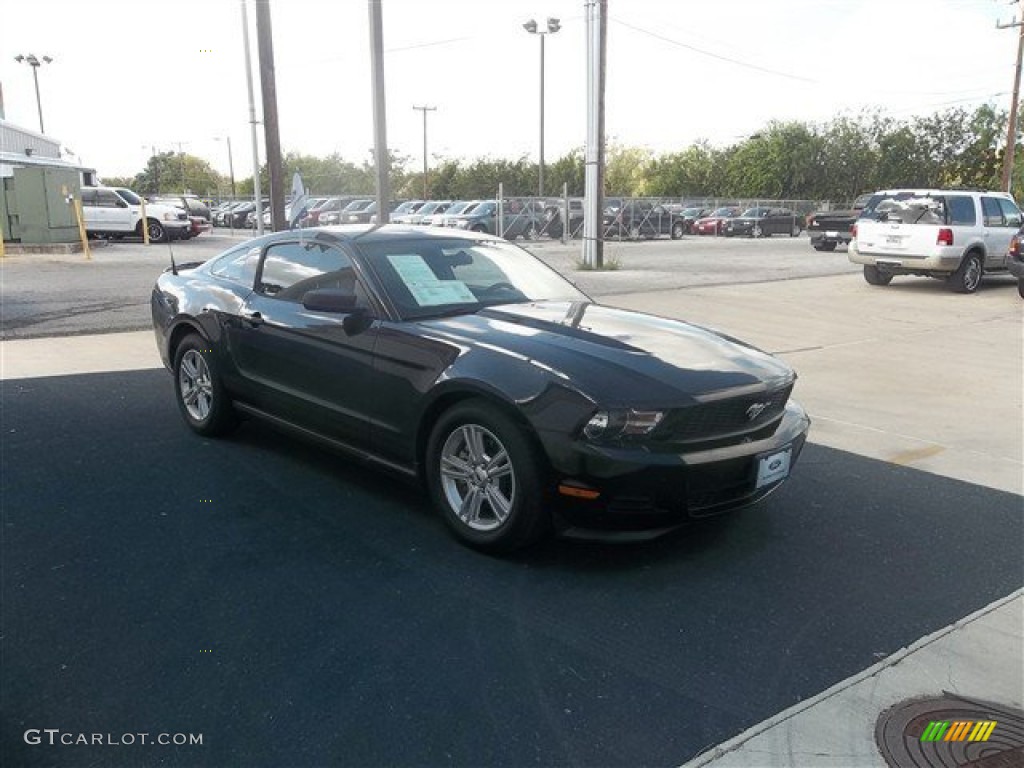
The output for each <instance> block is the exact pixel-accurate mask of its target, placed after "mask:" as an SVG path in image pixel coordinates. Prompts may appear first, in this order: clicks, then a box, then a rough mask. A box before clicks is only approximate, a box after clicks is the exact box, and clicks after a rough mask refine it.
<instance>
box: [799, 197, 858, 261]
mask: <svg viewBox="0 0 1024 768" xmlns="http://www.w3.org/2000/svg"><path fill="white" fill-rule="evenodd" d="M870 199H871V195H870V194H867V195H861V196H860V197H858V198H857V199H856V200H854V201H853V205H851V206H850V208H848V209H840V210H837V211H815V212H814V213H812V214H811V215H810V216H808V217H807V234H808V235H810V238H811V247H812V248H814V250H816V251H834V250H835V249H836V246H838V245H849V244H850V241H851V240H852V239H853V225H854V222H856V221H857V217H859V216H860V213H861V211H863V210H864V206H865V205H867V204H868V201H869V200H870Z"/></svg>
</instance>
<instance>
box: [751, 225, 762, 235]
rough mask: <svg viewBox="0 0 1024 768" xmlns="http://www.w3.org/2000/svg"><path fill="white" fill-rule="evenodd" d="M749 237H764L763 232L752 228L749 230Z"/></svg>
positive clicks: (757, 228)
mask: <svg viewBox="0 0 1024 768" xmlns="http://www.w3.org/2000/svg"><path fill="white" fill-rule="evenodd" d="M750 236H751V237H764V230H763V229H761V227H754V228H753V229H752V230H750Z"/></svg>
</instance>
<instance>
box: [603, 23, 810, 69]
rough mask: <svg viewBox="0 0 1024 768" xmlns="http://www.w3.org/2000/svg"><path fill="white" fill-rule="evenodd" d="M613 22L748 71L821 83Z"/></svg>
mask: <svg viewBox="0 0 1024 768" xmlns="http://www.w3.org/2000/svg"><path fill="white" fill-rule="evenodd" d="M612 21H614V22H615V23H616V24H618V25H619V26H622V27H626V28H627V29H632V30H633V31H634V32H640V33H641V34H644V35H647V36H648V37H653V38H655V39H656V40H661V41H662V42H664V43H668V44H669V45H674V46H676V47H678V48H685V49H686V50H688V51H693V52H694V53H698V54H700V55H701V56H707V57H709V58H712V59H718V60H719V61H726V62H728V63H730V64H735V65H736V66H739V67H746V68H747V69H754V70H757V71H758V72H764V73H766V74H769V75H776V76H777V77H785V78H787V79H789V80H798V81H800V82H803V83H811V84H812V85H819V84H820V82H821V81H820V80H815V79H814V78H810V77H803V76H801V75H794V74H791V73H789V72H783V71H781V70H778V69H772V68H771V67H762V66H761V65H760V64H752V63H750V62H749V61H742V60H740V59H734V58H732V57H730V56H723V55H721V54H719V53H714V52H712V51H706V50H704V49H703V48H698V47H696V46H694V45H689V44H687V43H683V42H680V41H679V40H674V39H672V38H671V37H666V36H665V35H660V34H658V33H657V32H652V31H651V30H649V29H643V28H642V27H638V26H635V25H634V24H630V23H628V22H625V21H622V20H621V19H612Z"/></svg>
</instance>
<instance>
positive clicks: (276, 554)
mask: <svg viewBox="0 0 1024 768" xmlns="http://www.w3.org/2000/svg"><path fill="white" fill-rule="evenodd" d="M0 407H2V427H0V428H2V438H3V439H2V474H3V495H2V512H3V528H2V533H3V540H2V558H3V564H2V598H3V616H2V619H3V628H2V631H3V639H2V647H3V660H2V661H3V663H2V683H0V686H2V710H3V715H2V717H3V720H2V726H0V763H2V764H3V765H5V766H8V765H10V766H43V765H55V766H64V765H90V766H108V765H110V766H149V765H154V766H155V765H161V766H226V765H239V766H241V765H245V766H306V765H310V766H311V765H328V764H330V765H353V766H364V765H365V766H378V765H379V766H384V765H387V766H433V765H439V766H440V765H455V766H471V765H472V766H484V765H486V766H524V765H552V766H553V765H558V766H563V765H581V766H583V765H586V766H640V765H652V766H655V765H656V766H673V765H678V764H679V763H681V762H684V761H685V760H687V759H689V758H691V757H693V756H694V755H695V754H696V753H698V752H700V751H701V750H703V749H705V748H707V747H709V746H711V745H714V744H717V743H719V742H721V741H723V740H725V739H727V738H729V737H731V736H734V735H735V734H737V733H739V732H740V731H742V730H743V729H745V728H747V727H749V726H751V725H753V724H755V723H757V722H760V721H761V720H763V719H765V718H767V717H769V716H771V715H773V714H775V713H777V712H778V711H780V710H782V709H784V708H786V707H789V706H791V705H793V704H795V703H797V702H799V701H801V700H802V699H806V698H808V697H810V696H813V695H814V694H816V693H818V692H820V691H822V690H823V689H825V688H827V687H829V686H830V685H832V684H834V683H836V682H838V681H840V680H842V679H844V678H846V677H848V676H849V675H852V674H854V673H856V672H859V671H860V670H862V669H864V668H865V667H868V666H870V665H871V664H873V663H874V662H876V661H878V660H879V659H880V658H882V657H884V656H885V655H886V654H890V653H892V652H894V651H896V650H898V649H899V648H901V647H904V646H906V645H908V644H909V643H912V642H914V641H915V640H917V639H918V638H920V637H921V636H923V635H926V634H928V633H930V632H932V631H934V630H936V629H939V628H941V627H943V626H946V625H948V624H950V623H952V622H953V621H956V620H957V619H960V618H962V617H963V616H965V615H967V614H968V613H970V612H972V611H974V610H977V609H978V608H981V607H982V606H984V605H987V604H988V603H990V602H991V601H993V600H996V599H998V598H1000V597H1003V596H1005V595H1007V594H1008V593H1010V592H1011V591H1013V590H1015V589H1017V588H1019V587H1020V586H1021V584H1022V582H1024V566H1022V563H1024V552H1022V549H1024V545H1022V541H1024V537H1022V527H1021V526H1022V523H1021V507H1022V504H1021V498H1020V497H1019V496H1016V495H1013V494H1008V493H1000V492H997V491H993V490H990V489H987V488H982V487H979V486H975V485H970V484H967V483H963V482H957V481H953V480H948V479H944V478H942V477H938V476H935V475H930V474H926V473H923V472H919V471H915V470H912V469H907V468H903V467H898V466H893V465H890V464H886V463H883V462H879V461H873V460H869V459H865V458H861V457H859V456H856V455H853V454H849V453H844V452H841V451H836V450H830V449H827V448H823V447H820V446H816V445H813V444H812V445H809V446H808V447H807V448H806V450H805V451H804V454H803V456H802V457H801V460H800V462H799V465H798V466H797V467H796V471H795V473H794V475H793V477H792V479H791V480H790V482H789V483H787V484H786V485H785V486H784V487H783V488H782V489H781V490H780V491H779V492H778V493H776V494H775V495H773V496H771V497H770V498H769V499H767V500H766V501H764V502H762V503H761V504H760V505H758V506H756V507H754V508H752V509H749V510H746V511H743V512H740V513H737V514H734V515H730V516H728V517H727V518H724V519H721V520H719V521H716V522H714V523H712V524H709V525H706V526H702V527H700V528H698V529H696V530H692V531H688V532H686V533H681V534H674V535H672V536H669V537H665V538H662V539H659V540H657V541H654V542H648V543H645V544H633V545H610V544H597V543H581V542H569V541H558V540H555V541H550V542H547V543H544V544H542V545H541V546H539V547H537V548H535V549H533V550H530V551H529V552H527V553H525V554H521V555H518V556H516V557H514V558H510V559H496V558H491V557H487V556H484V555H480V554H477V553H475V552H473V551H471V550H468V549H466V548H464V547H462V546H460V545H459V544H458V543H456V542H455V541H454V540H453V539H452V538H451V537H450V536H449V535H448V533H447V531H446V529H445V528H444V526H443V524H442V523H441V521H440V519H439V518H438V517H436V516H435V515H434V514H433V513H432V512H431V510H430V508H429V506H428V504H427V503H426V501H425V500H424V499H423V494H422V492H421V491H420V490H419V489H418V488H416V487H415V486H406V485H403V484H402V483H399V482H396V481H395V479H394V478H393V477H390V476H388V475H385V474H381V473H378V472H376V471H374V470H369V469H367V468H365V467H361V466H358V465H355V464H352V463H351V462H349V461H347V460H345V459H343V458H341V457H339V456H337V455H335V454H332V453H329V452H325V451H323V450H321V449H319V448H317V447H315V446H311V445H307V444H305V443H303V442H299V441H296V440H294V439H292V438H290V437H286V436H284V435H282V434H280V433H278V432H275V431H273V430H272V429H270V428H268V427H266V426H263V425H261V424H257V423H252V422H248V423H246V424H245V425H243V427H242V428H241V429H240V430H239V431H238V432H237V433H235V434H234V435H233V436H232V437H231V438H229V439H225V440H208V439H203V438H200V437H198V436H196V435H194V434H192V433H191V432H189V431H188V430H187V429H186V427H185V426H184V423H183V422H182V420H181V417H180V415H179V413H178V411H177V408H176V406H175V404H174V401H173V393H172V381H171V378H170V376H169V375H168V374H167V373H166V372H164V371H143V372H131V373H109V374H96V375H81V376H64V377H53V378H43V379H29V380H21V381H7V382H3V383H2V393H0ZM922 693H928V692H927V691H922ZM931 693H937V691H932V692H931ZM37 729H38V730H40V731H42V729H57V733H56V735H55V736H54V738H56V739H57V743H55V744H54V745H53V746H50V745H49V744H48V743H47V741H46V737H47V735H46V734H45V733H44V734H42V741H43V743H41V744H29V743H27V742H26V738H25V732H26V731H29V730H33V731H34V730H37ZM64 734H68V735H66V736H65V735H64ZM80 734H85V735H86V738H87V739H90V738H91V737H92V735H93V734H100V735H101V736H102V740H103V741H104V743H103V744H92V745H88V746H86V745H81V744H78V745H75V744H72V745H61V744H60V743H59V741H60V739H61V738H64V739H66V740H75V739H78V738H79V735H80ZM125 734H129V735H131V736H132V740H133V741H134V742H135V743H134V744H125V743H117V744H116V745H110V744H108V743H107V742H109V741H114V742H124V741H127V740H128V739H126V738H125V737H124V735H125ZM138 734H148V736H147V737H146V738H147V741H148V742H152V741H153V740H155V739H156V738H157V736H158V735H159V734H171V735H173V734H192V735H197V734H201V739H202V744H201V745H192V746H173V745H168V746H161V745H158V744H153V743H146V744H142V743H140V741H141V739H140V737H139V736H138ZM29 740H32V735H31V734H30V739H29Z"/></svg>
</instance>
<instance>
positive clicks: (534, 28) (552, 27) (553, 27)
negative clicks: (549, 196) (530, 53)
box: [523, 17, 562, 197]
mask: <svg viewBox="0 0 1024 768" xmlns="http://www.w3.org/2000/svg"><path fill="white" fill-rule="evenodd" d="M547 26H548V28H547V29H540V28H539V26H538V25H537V22H536V21H534V20H533V19H530V20H529V21H528V22H526V23H525V24H523V29H525V30H526V31H527V32H529V33H530V34H531V35H538V36H539V37H540V164H539V174H538V178H537V196H538V197H543V196H544V38H545V37H546V36H547V35H553V34H555V32H557V31H558V30H560V29H561V28H562V25H561V23H560V22H559V21H558V19H555V18H550V17H549V18H548V25H547Z"/></svg>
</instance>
